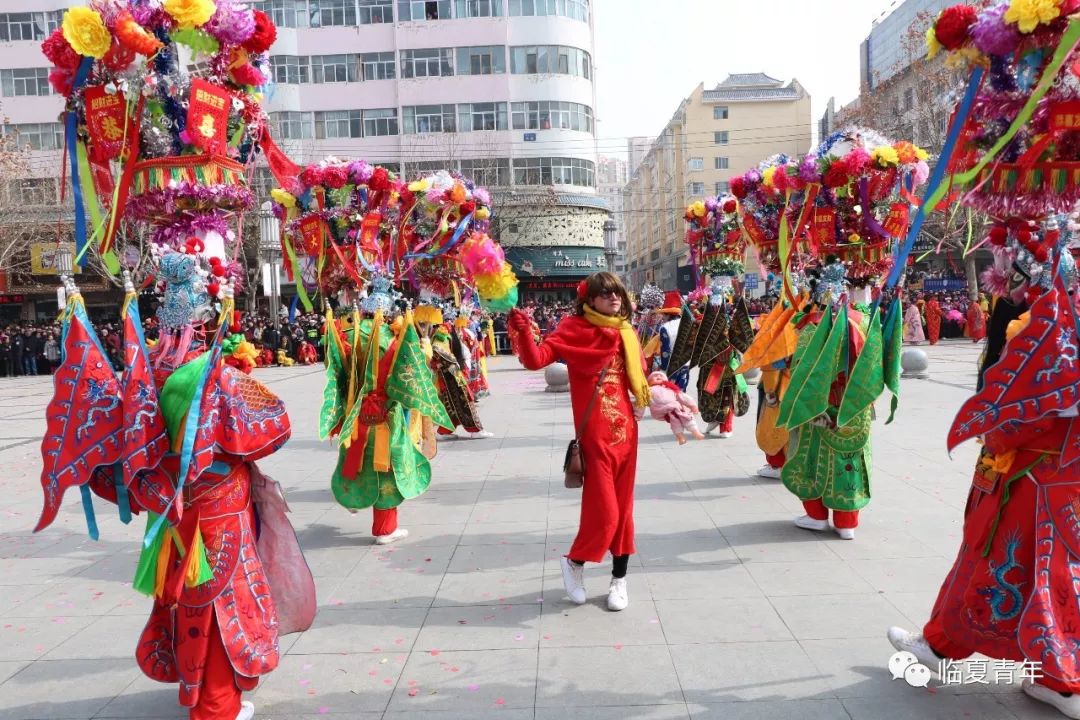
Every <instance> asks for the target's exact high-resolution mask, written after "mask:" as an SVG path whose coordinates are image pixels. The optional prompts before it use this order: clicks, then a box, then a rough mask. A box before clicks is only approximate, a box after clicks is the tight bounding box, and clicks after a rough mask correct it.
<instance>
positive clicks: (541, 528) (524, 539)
mask: <svg viewBox="0 0 1080 720" xmlns="http://www.w3.org/2000/svg"><path fill="white" fill-rule="evenodd" d="M546 538H547V522H545V521H540V520H538V521H531V522H503V523H469V524H468V525H466V526H465V530H464V532H462V533H461V539H460V540H459V542H458V545H461V546H472V545H528V544H531V543H543V542H545V540H546Z"/></svg>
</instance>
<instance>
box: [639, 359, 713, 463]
mask: <svg viewBox="0 0 1080 720" xmlns="http://www.w3.org/2000/svg"><path fill="white" fill-rule="evenodd" d="M649 392H650V394H651V395H652V403H651V404H650V405H649V410H650V411H651V412H652V416H653V418H654V419H656V420H664V421H666V422H667V423H668V425H670V426H671V432H672V433H674V434H675V438H676V439H677V440H678V441H679V444H680V445H685V444H686V433H688V432H689V433H690V435H692V436H693V438H694V439H695V440H703V439H704V438H705V436H704V435H702V434H701V430H699V429H698V426H697V423H695V422H694V413H696V412H697V411H698V407H697V403H695V402H694V400H693V398H691V397H690V396H689V395H687V394H686V393H684V392H683V391H682V390H680V389H679V386H678V385H676V384H675V383H673V382H669V381H668V377H667V375H666V374H665V373H663V372H661V371H659V370H657V371H656V372H653V373H650V374H649Z"/></svg>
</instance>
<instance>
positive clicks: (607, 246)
mask: <svg viewBox="0 0 1080 720" xmlns="http://www.w3.org/2000/svg"><path fill="white" fill-rule="evenodd" d="M616 230H617V227H616V225H615V221H614V220H612V219H611V218H610V217H609V218H608V219H607V220H605V221H604V257H605V258H606V260H607V269H608V272H612V273H613V272H615V258H616V257H617V256H618V254H619V248H618V247H616V245H615V231H616Z"/></svg>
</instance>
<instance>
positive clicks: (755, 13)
mask: <svg viewBox="0 0 1080 720" xmlns="http://www.w3.org/2000/svg"><path fill="white" fill-rule="evenodd" d="M899 2H901V0H895V3H894V2H893V0H593V5H594V14H595V19H594V28H595V33H596V37H595V48H594V49H595V57H594V63H595V65H596V92H597V101H596V104H597V107H596V114H597V128H596V136H597V145H598V149H599V153H600V155H607V156H614V157H620V158H621V157H624V156H625V152H626V138H627V137H628V136H633V135H650V136H651V135H656V134H657V133H658V132H659V131H660V130H662V129H663V128H664V126H665V125H666V124H667V121H668V120H669V119H670V118H671V115H672V113H674V112H675V109H676V108H677V107H678V105H679V103H680V102H681V101H682V100H683V99H684V98H685V97H687V96H688V95H689V94H690V92H691V91H692V90H693V89H694V88H695V87H696V86H697V84H698V83H699V82H704V83H705V87H706V88H710V87H712V86H714V85H716V83H718V82H720V81H721V80H723V79H724V78H726V77H727V75H728V73H748V72H764V73H767V74H769V75H771V76H773V77H775V78H777V79H780V80H783V81H785V82H787V81H788V80H790V79H791V78H793V77H794V78H796V79H798V81H799V82H800V83H802V85H803V86H804V87H805V88H806V89H807V91H808V92H809V93H810V95H811V98H812V99H813V112H812V114H811V123H812V124H813V125H814V127H816V124H817V121H818V119H819V118H820V117H821V115H822V113H823V112H824V111H825V106H826V104H827V103H828V101H829V97H830V96H835V97H836V101H837V107H838V108H839V107H840V106H842V105H844V104H846V103H848V102H850V101H851V100H853V99H855V98H856V97H857V96H858V94H859V44H860V43H861V42H862V41H863V40H865V39H866V37H867V36H868V35H869V34H870V30H871V27H872V22H873V21H874V20H875V19H876V18H877V17H878V16H879V15H881V14H882V12H883V11H884V10H885V9H886V8H891V7H892V5H893V4H899Z"/></svg>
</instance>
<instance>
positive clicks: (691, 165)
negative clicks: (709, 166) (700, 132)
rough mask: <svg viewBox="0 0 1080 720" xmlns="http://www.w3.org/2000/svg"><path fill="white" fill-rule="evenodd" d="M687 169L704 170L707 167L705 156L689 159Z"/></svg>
mask: <svg viewBox="0 0 1080 720" xmlns="http://www.w3.org/2000/svg"><path fill="white" fill-rule="evenodd" d="M686 169H687V170H704V169H705V158H699V157H692V158H690V160H689V161H687V163H686Z"/></svg>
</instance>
